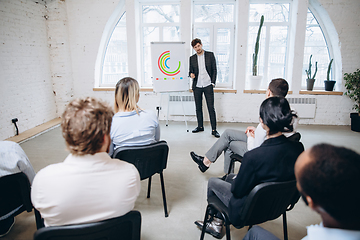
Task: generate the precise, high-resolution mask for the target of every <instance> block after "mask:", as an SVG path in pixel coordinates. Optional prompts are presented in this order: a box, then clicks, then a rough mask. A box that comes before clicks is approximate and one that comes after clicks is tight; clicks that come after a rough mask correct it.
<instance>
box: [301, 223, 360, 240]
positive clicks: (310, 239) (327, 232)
mask: <svg viewBox="0 0 360 240" xmlns="http://www.w3.org/2000/svg"><path fill="white" fill-rule="evenodd" d="M306 228H307V236H305V237H304V238H303V239H302V240H340V239H341V240H359V239H360V231H355V230H345V229H338V228H327V227H324V226H323V225H322V224H320V225H311V226H308V227H306Z"/></svg>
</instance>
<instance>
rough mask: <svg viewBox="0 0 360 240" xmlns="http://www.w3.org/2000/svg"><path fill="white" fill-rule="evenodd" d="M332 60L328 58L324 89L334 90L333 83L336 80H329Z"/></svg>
mask: <svg viewBox="0 0 360 240" xmlns="http://www.w3.org/2000/svg"><path fill="white" fill-rule="evenodd" d="M333 61H334V59H331V60H330V63H329V66H328V70H327V76H326V80H325V81H324V84H325V91H332V90H334V85H335V83H336V81H334V80H330V70H331V64H332V62H333Z"/></svg>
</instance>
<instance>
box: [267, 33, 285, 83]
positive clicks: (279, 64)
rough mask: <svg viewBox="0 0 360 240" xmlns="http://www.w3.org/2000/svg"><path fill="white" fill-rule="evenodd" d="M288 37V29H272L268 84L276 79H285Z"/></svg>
mask: <svg viewBox="0 0 360 240" xmlns="http://www.w3.org/2000/svg"><path fill="white" fill-rule="evenodd" d="M287 35H288V27H276V26H274V27H271V36H270V46H269V65H268V78H267V83H269V82H270V80H271V79H274V78H285V61H286V59H285V57H286V50H287V49H286V45H287ZM266 85H268V84H266Z"/></svg>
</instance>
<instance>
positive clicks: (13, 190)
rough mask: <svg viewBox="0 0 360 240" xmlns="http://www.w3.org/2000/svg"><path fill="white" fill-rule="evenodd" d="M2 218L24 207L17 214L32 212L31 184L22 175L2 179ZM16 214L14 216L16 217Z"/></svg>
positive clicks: (0, 195)
mask: <svg viewBox="0 0 360 240" xmlns="http://www.w3.org/2000/svg"><path fill="white" fill-rule="evenodd" d="M0 192H1V194H0V206H1V207H0V217H1V216H4V215H5V214H8V213H10V212H12V211H13V210H14V209H16V208H18V207H19V206H22V208H21V209H19V210H18V211H17V213H16V214H18V213H20V212H23V211H25V210H26V211H28V212H31V211H32V208H33V206H32V204H31V198H30V182H29V179H28V178H27V176H26V175H25V174H24V173H22V172H19V173H15V174H11V175H7V176H3V177H1V178H0ZM16 214H14V215H16Z"/></svg>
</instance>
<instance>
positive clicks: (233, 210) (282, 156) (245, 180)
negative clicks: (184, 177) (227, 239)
mask: <svg viewBox="0 0 360 240" xmlns="http://www.w3.org/2000/svg"><path fill="white" fill-rule="evenodd" d="M294 117H296V114H294V112H293V111H291V109H290V105H289V103H288V101H287V100H286V99H285V98H283V97H270V98H267V99H265V100H264V101H263V103H262V104H261V106H260V123H261V126H262V128H264V129H265V131H266V135H267V139H266V140H265V141H264V143H263V144H261V146H260V147H258V148H255V149H253V150H251V151H249V152H247V153H245V155H244V159H243V161H242V163H241V166H240V170H239V173H238V174H237V175H235V174H229V175H228V176H227V178H226V179H225V180H222V179H219V178H210V179H209V181H208V192H207V197H208V199H209V198H210V197H212V196H214V195H215V196H216V197H217V198H219V200H220V201H222V202H223V203H224V205H225V206H226V207H228V209H229V218H230V221H231V223H232V224H233V225H235V226H236V225H238V224H239V223H240V222H241V215H240V212H241V211H240V210H241V209H242V207H243V205H244V203H245V201H246V199H247V196H248V194H249V193H250V191H251V190H252V189H253V188H254V187H255V186H256V185H258V184H260V183H264V182H277V181H279V182H282V181H290V180H294V179H295V175H294V164H295V161H296V159H297V158H298V156H299V155H300V153H302V152H303V151H304V146H303V145H302V143H301V142H294V141H290V140H289V139H287V138H286V137H285V136H284V135H283V134H282V133H283V132H291V131H292V130H293V126H292V122H293V118H294ZM215 214H216V215H217V216H216V217H213V218H212V219H209V222H208V224H207V226H206V232H207V233H210V234H211V235H213V236H214V237H216V238H220V239H221V238H222V237H223V234H224V226H223V220H220V219H219V217H220V216H221V215H218V213H211V215H215ZM195 224H196V225H197V226H198V227H200V228H202V226H203V222H202V221H196V222H195Z"/></svg>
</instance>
